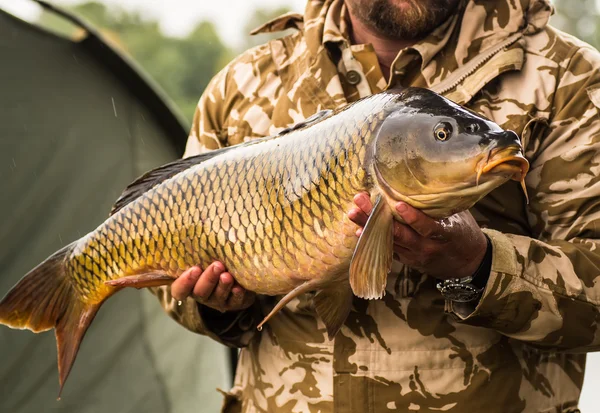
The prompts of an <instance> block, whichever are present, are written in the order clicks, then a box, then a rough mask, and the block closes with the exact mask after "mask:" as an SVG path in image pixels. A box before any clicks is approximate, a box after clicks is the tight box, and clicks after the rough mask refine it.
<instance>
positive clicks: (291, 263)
mask: <svg viewBox="0 0 600 413" xmlns="http://www.w3.org/2000/svg"><path fill="white" fill-rule="evenodd" d="M528 168H529V164H528V162H527V160H526V159H525V157H524V156H523V152H522V147H521V144H520V141H519V138H518V136H517V135H516V134H515V133H514V132H512V131H506V130H503V129H502V128H501V127H500V126H498V125H497V124H495V123H493V122H491V121H489V120H487V119H485V118H483V117H482V116H480V115H478V114H476V113H474V112H472V111H469V110H467V109H465V108H463V107H461V106H459V105H457V104H455V103H453V102H451V101H449V100H447V99H445V98H443V97H441V96H440V95H437V94H435V93H434V92H431V91H429V90H426V89H420V88H405V89H396V90H390V91H386V92H382V93H379V94H376V95H372V96H370V97H367V98H364V99H362V100H359V101H358V102H355V103H353V104H350V105H348V106H346V107H344V108H342V109H339V110H336V111H331V110H326V111H322V112H319V113H317V114H316V115H314V116H312V117H311V118H309V119H307V120H306V121H304V122H302V123H300V124H297V125H295V126H293V127H290V128H288V129H285V130H283V131H282V132H280V133H279V134H277V135H275V136H272V137H267V138H262V139H255V140H251V141H249V142H246V143H243V144H239V145H235V146H231V147H227V148H222V149H219V150H215V151H211V152H207V153H203V154H201V155H198V156H193V157H190V158H186V159H182V160H178V161H176V162H173V163H170V164H167V165H164V166H162V167H159V168H157V169H155V170H152V171H150V172H148V173H146V174H145V175H143V176H142V177H141V178H139V179H138V180H136V181H135V182H134V183H132V184H131V185H130V186H129V187H127V188H126V190H125V191H124V192H123V194H122V195H121V197H120V198H119V199H118V200H117V201H116V204H115V205H114V207H113V210H112V212H111V215H110V217H109V218H108V219H107V220H106V221H105V222H103V223H102V224H101V225H100V226H99V227H98V228H96V229H95V230H94V231H92V232H90V233H89V234H87V235H85V236H84V237H82V238H81V239H79V240H76V241H75V242H73V243H71V244H70V245H67V246H65V247H64V248H62V249H61V250H59V251H58V252H56V253H55V254H53V255H52V256H50V257H49V258H48V259H46V260H45V261H44V262H43V263H41V264H39V265H38V266H37V267H35V268H34V269H33V270H31V271H30V272H29V273H28V274H27V275H25V277H23V278H22V279H21V280H20V281H19V282H18V283H17V284H16V285H15V286H14V287H13V288H12V289H11V290H10V291H9V292H8V293H7V295H6V296H5V297H4V298H3V300H2V301H1V302H0V323H1V324H4V325H7V326H9V327H12V328H19V329H29V330H31V331H33V332H36V333H37V332H41V331H46V330H50V329H52V328H54V329H55V334H56V340H57V349H58V369H59V382H60V388H61V390H62V387H63V386H64V383H65V380H66V378H67V376H68V374H69V371H70V369H71V367H72V365H73V362H74V360H75V357H76V355H77V351H78V349H79V346H80V344H81V341H82V339H83V336H84V335H85V332H86V330H87V329H88V327H89V325H90V324H91V322H92V321H93V319H94V316H95V315H96V313H97V311H98V309H99V308H100V306H101V305H102V303H103V302H104V301H105V300H106V299H107V298H109V297H110V296H111V295H113V294H114V293H116V292H117V291H119V290H121V289H123V288H126V287H136V288H144V287H152V286H160V285H167V284H170V283H171V282H173V280H174V279H176V278H177V277H178V276H179V275H181V274H182V273H183V272H184V271H185V270H186V269H188V268H190V267H192V266H195V265H200V266H202V267H204V268H205V267H206V266H208V265H209V264H210V263H212V262H213V261H215V260H219V261H222V262H223V263H224V264H225V266H226V267H227V269H228V271H230V272H231V273H232V274H233V275H234V277H235V279H236V281H237V282H238V283H239V284H240V285H241V286H243V287H244V288H246V289H247V290H250V291H254V292H256V293H257V294H265V295H284V297H283V298H282V299H281V300H280V301H279V302H278V303H277V305H276V306H275V307H274V308H273V310H272V311H271V313H270V314H269V315H267V317H266V318H265V319H264V320H263V322H262V323H261V324H260V326H259V327H261V326H262V325H263V323H264V322H266V321H267V320H269V318H271V317H272V316H273V315H274V314H276V313H277V312H278V311H279V310H280V309H281V308H282V307H283V306H285V305H286V304H287V303H288V302H289V301H290V300H291V299H293V298H294V297H297V296H298V295H300V294H303V293H306V292H315V295H314V298H313V302H314V306H315V310H316V313H317V314H318V316H319V317H320V318H321V319H322V320H323V322H324V324H325V326H326V329H327V333H328V336H329V338H330V339H333V337H334V336H335V334H336V333H337V331H338V330H339V329H340V327H341V325H342V324H343V323H344V321H345V319H346V317H347V316H348V313H349V311H350V308H351V303H352V297H353V295H356V296H358V297H362V298H365V299H376V298H381V297H382V296H383V294H384V292H385V287H386V280H387V276H388V273H389V271H390V269H391V264H392V258H393V234H392V222H393V219H394V218H399V216H397V215H396V213H395V212H394V211H395V210H394V208H393V206H394V204H395V203H396V202H398V201H405V202H407V203H408V204H410V205H412V206H414V207H416V208H419V209H421V210H423V211H424V212H425V213H426V214H428V215H429V216H431V217H434V218H442V217H447V216H449V215H451V214H453V213H456V212H459V211H463V210H466V209H468V208H470V207H471V206H473V205H474V204H475V203H476V202H477V201H478V200H480V199H481V198H482V197H484V196H485V195H486V194H487V193H489V192H490V191H491V190H492V189H494V188H496V187H498V186H499V185H501V184H503V183H505V182H507V181H508V180H510V179H513V180H516V181H520V182H521V184H522V186H523V188H524V189H525V186H524V183H523V182H524V177H525V174H526V173H527V171H528ZM363 191H366V192H368V193H370V194H371V197H372V200H373V202H374V208H373V212H372V213H371V215H370V217H369V220H368V222H367V224H366V226H365V228H364V230H363V232H362V234H361V236H360V238H358V237H356V230H357V226H356V224H354V223H353V222H351V221H350V220H349V219H348V216H347V211H349V210H350V208H351V207H352V206H353V197H354V196H355V195H356V194H357V193H359V192H363Z"/></svg>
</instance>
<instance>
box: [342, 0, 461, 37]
mask: <svg viewBox="0 0 600 413" xmlns="http://www.w3.org/2000/svg"><path fill="white" fill-rule="evenodd" d="M458 1H459V0H346V4H347V5H348V8H349V9H350V12H351V13H352V15H353V16H354V17H356V18H357V19H358V20H360V22H361V23H363V24H364V25H366V26H367V27H370V28H371V29H373V30H374V31H376V32H377V33H379V34H381V35H383V36H385V37H387V38H390V39H398V40H417V39H422V38H424V37H425V36H427V35H428V34H429V33H431V32H432V31H433V30H434V29H435V28H436V27H438V26H439V25H440V24H442V23H443V22H444V21H445V20H446V19H448V17H450V15H451V14H452V13H453V12H454V10H455V9H456V6H457V4H458Z"/></svg>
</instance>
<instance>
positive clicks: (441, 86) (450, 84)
mask: <svg viewBox="0 0 600 413" xmlns="http://www.w3.org/2000/svg"><path fill="white" fill-rule="evenodd" d="M522 36H523V34H522V33H515V34H513V35H511V36H510V37H508V38H507V39H506V40H504V41H503V42H501V43H498V44H497V45H496V46H494V47H493V48H492V49H491V50H489V51H488V52H487V53H484V54H480V55H478V56H476V57H475V58H474V59H473V60H471V61H470V62H469V63H467V64H466V65H464V66H462V67H461V68H459V69H457V70H455V71H454V72H453V73H452V74H451V75H450V76H449V77H448V78H446V79H444V80H443V81H441V82H440V83H438V84H436V85H434V86H432V87H430V89H431V90H432V91H434V92H436V93H439V94H440V95H443V94H444V93H446V92H448V91H450V90H452V89H454V88H455V87H456V86H458V85H459V84H460V83H462V82H463V81H464V80H465V79H466V78H467V77H469V76H471V75H472V74H473V73H475V72H476V71H477V69H479V68H480V67H481V66H483V65H484V64H485V63H486V62H487V61H488V60H490V59H491V58H492V57H494V56H495V55H496V54H498V53H500V52H501V51H503V50H506V48H507V47H508V46H510V45H511V44H513V43H515V42H516V41H517V40H519V39H520V38H521V37H522Z"/></svg>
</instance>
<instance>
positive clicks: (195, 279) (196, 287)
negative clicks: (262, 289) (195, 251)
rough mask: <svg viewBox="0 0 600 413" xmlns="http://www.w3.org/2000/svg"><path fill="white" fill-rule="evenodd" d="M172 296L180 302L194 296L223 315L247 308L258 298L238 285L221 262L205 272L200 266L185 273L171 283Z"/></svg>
mask: <svg viewBox="0 0 600 413" xmlns="http://www.w3.org/2000/svg"><path fill="white" fill-rule="evenodd" d="M171 295H172V296H173V298H175V299H176V300H179V301H183V300H185V299H186V298H187V297H193V298H194V299H195V300H196V301H198V302H199V303H201V304H204V305H206V306H208V307H211V308H214V309H215V310H219V311H221V312H225V311H239V310H243V309H245V308H248V307H250V306H251V305H252V303H253V302H254V299H255V297H256V294H254V293H253V292H250V291H247V290H245V289H244V288H243V287H242V286H241V285H239V284H238V283H237V282H236V281H235V279H234V278H233V276H232V275H231V274H230V273H228V272H227V271H226V269H225V265H223V263H221V262H219V261H215V262H213V263H212V264H211V265H209V266H208V267H207V268H206V270H204V272H203V271H202V268H200V267H192V268H189V269H187V270H186V271H184V272H183V274H181V275H180V276H179V277H178V278H177V279H176V280H175V281H173V284H171Z"/></svg>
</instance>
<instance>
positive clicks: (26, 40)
mask: <svg viewBox="0 0 600 413" xmlns="http://www.w3.org/2000/svg"><path fill="white" fill-rule="evenodd" d="M146 80H147V79H146V78H145V77H144V76H143V75H141V74H140V72H139V70H138V69H136V68H135V67H132V66H131V64H130V63H129V62H128V61H127V60H126V59H123V58H122V56H119V55H118V53H116V52H115V51H114V50H112V49H110V47H109V46H108V45H106V44H104V43H103V42H102V40H101V39H100V38H99V37H98V36H88V37H87V38H86V39H84V40H83V41H79V42H73V41H71V40H69V39H65V38H62V37H58V36H56V35H53V34H51V33H49V32H47V31H45V30H42V29H40V28H38V27H35V26H34V25H31V24H29V23H27V22H24V21H21V20H19V19H17V18H16V17H14V16H12V15H10V14H8V13H6V12H3V11H2V10H0V217H2V218H0V296H3V295H4V294H5V293H6V292H7V291H8V290H9V289H10V287H11V286H12V285H14V284H15V283H16V282H17V281H18V280H19V279H20V278H21V277H22V276H23V275H24V274H25V273H26V272H27V271H29V270H30V269H31V268H32V267H34V266H35V265H37V264H38V263H39V262H41V261H42V260H44V259H45V258H46V257H47V256H49V255H50V254H52V253H53V252H54V251H56V250H58V249H59V248H61V247H62V246H64V245H66V244H67V243H69V242H71V241H73V240H75V239H77V238H79V237H81V236H82V235H84V234H85V233H87V232H88V231H91V230H93V229H94V228H95V227H96V226H97V225H98V224H100V223H101V222H102V221H103V220H104V219H106V217H107V215H108V212H109V211H110V207H111V205H112V202H113V201H114V200H115V199H116V198H117V197H118V195H119V194H120V192H121V190H122V189H123V188H124V187H125V186H126V185H127V184H128V183H130V182H131V181H132V180H133V179H134V178H135V177H137V176H139V175H140V174H142V173H143V172H145V171H146V170H148V169H151V168H153V167H155V166H158V165H161V164H163V163H166V162H168V161H171V160H173V159H175V158H177V157H178V156H180V155H181V153H182V149H183V146H184V144H185V139H186V129H187V128H186V126H185V125H183V124H182V123H181V121H180V119H181V118H180V117H178V115H176V114H175V113H174V112H173V111H172V109H171V106H170V104H169V103H168V102H166V101H165V99H164V97H163V96H162V95H161V94H160V93H159V92H157V91H156V89H155V88H154V87H153V86H152V85H150V84H149V83H148V82H147V81H146ZM229 383H230V366H229V363H228V351H227V349H225V348H224V347H223V346H221V345H219V344H217V343H214V342H212V341H210V340H208V339H206V338H204V337H200V336H197V335H194V334H192V333H189V332H187V331H186V330H184V329H183V328H181V327H180V326H179V325H177V324H176V323H175V322H173V321H172V320H170V319H169V318H168V317H167V316H166V315H165V314H164V312H163V311H162V309H161V308H160V306H159V305H158V301H157V300H156V298H155V297H154V296H152V295H151V294H150V293H149V292H147V291H137V290H132V291H123V292H120V293H119V294H117V295H115V296H114V297H112V298H110V299H109V300H108V301H107V302H106V303H105V304H104V306H103V307H102V309H101V310H100V312H99V313H98V316H97V317H96V320H95V321H94V322H93V324H92V326H91V328H90V329H89V331H88V333H87V335H86V337H85V339H84V341H83V345H82V347H81V350H80V352H79V355H78V358H77V360H76V362H75V365H74V368H73V370H72V372H71V375H70V377H69V379H68V380H67V383H66V386H65V389H64V391H63V394H62V400H61V401H56V396H57V394H58V373H57V364H56V345H55V339H54V334H53V333H51V332H46V333H42V334H33V333H31V332H29V331H18V330H12V329H9V328H6V327H3V326H0V412H2V413H4V412H10V413H31V412H50V411H51V412H61V413H62V412H77V413H87V412H90V413H91V412H94V413H98V412H123V413H125V412H132V413H135V412H145V413H152V412H157V413H159V412H160V413H187V412H205V411H206V412H210V411H218V408H219V406H220V404H221V396H220V394H219V393H217V392H216V391H215V388H216V387H222V388H227V387H228V384H229Z"/></svg>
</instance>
